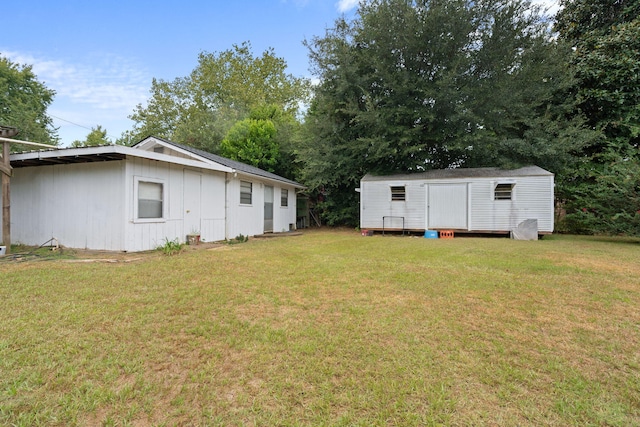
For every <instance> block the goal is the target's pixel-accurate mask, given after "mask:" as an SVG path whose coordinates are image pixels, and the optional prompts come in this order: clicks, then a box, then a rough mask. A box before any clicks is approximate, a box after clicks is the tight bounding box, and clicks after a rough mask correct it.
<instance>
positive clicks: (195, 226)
mask: <svg viewBox="0 0 640 427" xmlns="http://www.w3.org/2000/svg"><path fill="white" fill-rule="evenodd" d="M183 186H184V188H183V192H182V194H183V218H184V237H185V239H186V236H187V235H188V234H198V235H200V233H201V230H200V226H201V224H200V220H201V211H200V210H201V203H202V202H201V194H200V193H201V191H202V175H201V174H199V173H197V172H193V171H189V170H186V169H185V171H184V180H183Z"/></svg>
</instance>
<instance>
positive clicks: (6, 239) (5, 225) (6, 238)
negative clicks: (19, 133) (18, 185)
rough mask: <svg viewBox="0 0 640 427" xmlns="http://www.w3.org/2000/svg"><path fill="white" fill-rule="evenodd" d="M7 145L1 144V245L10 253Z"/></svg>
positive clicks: (9, 169) (9, 176)
mask: <svg viewBox="0 0 640 427" xmlns="http://www.w3.org/2000/svg"><path fill="white" fill-rule="evenodd" d="M9 151H10V150H9V143H8V142H6V141H4V142H3V143H2V167H1V168H0V169H1V170H2V172H1V173H0V175H2V245H3V246H6V247H7V248H6V253H7V254H9V253H11V187H10V184H11V163H10V159H9V156H10V152H9Z"/></svg>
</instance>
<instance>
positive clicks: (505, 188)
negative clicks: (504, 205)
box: [493, 183, 515, 200]
mask: <svg viewBox="0 0 640 427" xmlns="http://www.w3.org/2000/svg"><path fill="white" fill-rule="evenodd" d="M514 185H515V184H513V183H507V184H497V185H496V188H495V189H494V190H493V200H511V199H512V196H513V187H514Z"/></svg>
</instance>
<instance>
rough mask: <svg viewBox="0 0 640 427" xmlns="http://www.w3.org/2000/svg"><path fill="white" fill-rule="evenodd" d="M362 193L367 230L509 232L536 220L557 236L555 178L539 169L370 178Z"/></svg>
mask: <svg viewBox="0 0 640 427" xmlns="http://www.w3.org/2000/svg"><path fill="white" fill-rule="evenodd" d="M358 191H359V192H360V227H361V228H362V229H368V230H404V231H424V230H454V231H458V232H470V233H508V232H510V231H512V230H514V229H515V228H516V227H517V226H518V225H519V224H521V223H522V222H524V221H525V220H529V219H535V220H537V224H538V232H539V234H549V233H552V232H553V225H554V224H553V223H554V175H553V174H552V173H551V172H548V171H546V170H544V169H542V168H540V167H537V166H527V167H523V168H520V169H514V170H504V169H496V168H469V169H465V168H459V169H445V170H432V171H426V172H422V173H413V174H404V175H388V176H373V175H366V176H365V177H363V178H362V180H361V181H360V188H359V189H358Z"/></svg>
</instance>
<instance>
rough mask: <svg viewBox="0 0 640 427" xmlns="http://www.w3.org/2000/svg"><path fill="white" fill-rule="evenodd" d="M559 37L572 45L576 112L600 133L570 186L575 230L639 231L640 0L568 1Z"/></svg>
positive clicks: (568, 192)
mask: <svg viewBox="0 0 640 427" xmlns="http://www.w3.org/2000/svg"><path fill="white" fill-rule="evenodd" d="M562 6H563V9H562V10H561V12H560V13H559V14H558V17H557V22H556V28H557V29H558V31H559V33H560V37H561V38H562V39H563V40H566V41H567V43H570V44H571V45H572V46H573V47H574V51H573V54H572V57H571V64H572V70H573V72H574V75H575V91H574V92H575V94H576V96H575V98H576V100H577V103H576V110H575V111H579V112H580V113H581V114H584V115H585V116H586V118H587V121H588V125H589V127H590V128H592V129H594V130H595V131H598V132H600V134H601V138H600V139H599V140H597V141H596V142H595V143H591V144H588V145H587V146H586V147H585V148H584V150H582V152H581V155H582V158H583V162H581V164H580V166H579V167H578V168H576V169H575V172H574V177H573V180H572V181H570V182H569V183H568V185H566V189H565V190H566V191H565V193H566V199H567V211H568V216H567V223H568V225H569V226H570V229H571V230H572V231H579V232H584V233H592V232H596V233H610V234H620V233H624V234H630V235H636V236H639V235H640V225H639V223H640V213H639V212H638V211H639V210H640V206H639V205H638V189H640V175H639V174H638V164H639V163H640V151H639V148H640V55H639V54H638V52H640V17H639V16H640V1H637V0H634V1H628V0H617V1H613V2H612V1H604V0H598V1H586V0H571V1H569V0H567V1H563V2H562Z"/></svg>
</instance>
